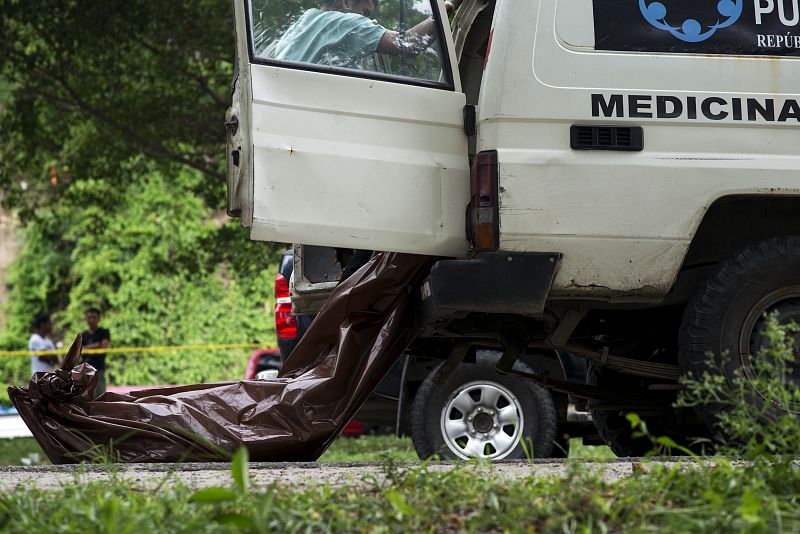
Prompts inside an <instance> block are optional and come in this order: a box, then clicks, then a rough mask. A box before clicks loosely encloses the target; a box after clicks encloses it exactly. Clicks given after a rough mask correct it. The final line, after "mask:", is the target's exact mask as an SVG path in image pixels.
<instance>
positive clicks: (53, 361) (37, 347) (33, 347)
mask: <svg viewBox="0 0 800 534" xmlns="http://www.w3.org/2000/svg"><path fill="white" fill-rule="evenodd" d="M28 350H29V351H32V352H34V351H35V352H40V351H45V350H53V347H49V346H47V344H46V343H45V341H44V339H41V340H31V341H30V343H28ZM36 357H37V358H39V361H41V362H44V363H46V364H48V365H58V356H41V355H38V354H37V355H36Z"/></svg>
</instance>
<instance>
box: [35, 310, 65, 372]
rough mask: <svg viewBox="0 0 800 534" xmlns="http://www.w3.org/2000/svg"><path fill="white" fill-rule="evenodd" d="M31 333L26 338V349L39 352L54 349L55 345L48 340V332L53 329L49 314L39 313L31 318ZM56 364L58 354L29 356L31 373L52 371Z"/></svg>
mask: <svg viewBox="0 0 800 534" xmlns="http://www.w3.org/2000/svg"><path fill="white" fill-rule="evenodd" d="M31 326H32V329H33V334H32V335H31V337H30V339H29V340H28V350H29V351H31V352H39V351H45V350H56V347H55V345H53V342H52V341H51V340H50V337H49V336H50V333H51V332H52V331H53V323H52V321H51V320H50V316H49V315H48V314H46V313H39V314H37V315H36V317H34V318H33V323H32V324H31ZM57 365H58V356H53V355H50V356H40V355H38V354H34V355H32V356H31V374H33V373H52V372H53V371H55V370H56V366H57Z"/></svg>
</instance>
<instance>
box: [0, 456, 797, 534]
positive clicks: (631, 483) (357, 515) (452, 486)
mask: <svg viewBox="0 0 800 534" xmlns="http://www.w3.org/2000/svg"><path fill="white" fill-rule="evenodd" d="M245 465H246V464H245ZM572 466H573V468H572V469H571V470H569V472H568V474H567V475H566V476H565V477H564V478H538V477H536V476H530V477H526V478H523V479H518V480H509V479H504V478H502V477H498V476H493V475H492V473H491V471H489V472H486V471H480V470H479V471H475V470H472V469H469V468H467V466H463V467H457V468H455V469H453V470H452V471H449V472H428V471H426V470H424V469H422V468H402V467H398V466H397V465H396V464H391V463H385V464H384V465H383V466H382V467H381V468H380V469H379V470H378V471H377V473H376V475H373V476H372V477H368V478H366V479H365V480H364V481H363V483H362V485H360V486H356V487H352V486H351V487H338V488H331V487H329V486H327V485H317V486H312V487H307V488H303V487H297V486H287V485H271V486H268V487H266V488H259V489H255V490H253V489H249V488H248V484H247V482H246V481H247V480H249V478H248V476H247V473H246V467H245V468H242V466H241V465H240V466H239V468H238V469H237V468H235V467H234V468H232V474H233V473H236V474H237V475H235V476H234V477H233V478H232V479H229V480H230V482H227V483H226V482H225V480H224V478H223V477H221V480H220V484H221V485H220V487H217V488H207V489H204V490H200V491H197V492H193V491H192V490H190V489H189V488H187V487H186V486H184V485H183V484H182V483H181V482H180V481H177V480H175V479H171V478H165V479H164V483H162V484H161V486H160V487H158V488H156V489H149V490H145V489H144V488H142V487H141V486H137V485H136V483H135V482H131V481H120V480H116V481H112V482H106V483H99V482H95V483H85V482H79V481H77V480H76V482H75V483H72V484H69V485H67V486H65V487H63V488H62V489H61V490H59V491H51V492H41V491H38V490H17V491H14V492H6V493H3V494H0V531H4V532H13V533H16V532H19V533H25V534H29V533H30V532H55V531H58V532H80V533H82V534H83V533H87V534H90V533H95V532H98V533H99V532H121V533H125V532H133V531H135V532H136V533H137V534H145V533H150V532H153V533H156V532H158V533H160V532H176V533H183V532H187V533H192V534H199V533H206V532H209V533H211V532H273V531H274V532H298V531H303V532H442V531H448V532H534V531H535V532H559V533H560V532H654V531H658V532H693V533H694V532H713V533H717V532H782V531H786V532H790V531H797V530H799V529H800V511H798V509H797V502H798V498H800V472H798V470H797V469H794V468H792V467H791V466H790V465H789V464H788V463H782V464H780V465H770V464H768V463H766V462H760V463H759V462H757V463H755V464H750V465H746V466H744V467H734V466H732V465H731V463H730V462H728V461H726V460H724V459H721V460H718V464H717V465H716V466H714V467H713V468H712V467H706V468H701V469H696V470H685V469H680V468H673V469H666V468H663V467H661V466H659V465H657V464H649V466H648V468H646V469H642V470H640V471H637V472H636V473H635V474H634V475H632V476H629V477H627V478H624V479H622V480H620V481H617V482H605V481H603V480H602V479H601V478H599V477H598V476H596V475H593V474H591V473H589V472H588V471H587V470H586V469H585V468H584V464H582V463H574V464H572ZM487 469H491V468H489V467H487ZM535 469H536V467H535V466H532V467H531V473H532V475H534V474H535Z"/></svg>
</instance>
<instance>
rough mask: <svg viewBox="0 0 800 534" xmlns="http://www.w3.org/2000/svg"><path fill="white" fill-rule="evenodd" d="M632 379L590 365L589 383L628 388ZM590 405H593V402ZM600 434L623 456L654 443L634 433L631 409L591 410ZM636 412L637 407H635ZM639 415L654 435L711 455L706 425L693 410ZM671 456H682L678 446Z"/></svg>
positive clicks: (633, 454)
mask: <svg viewBox="0 0 800 534" xmlns="http://www.w3.org/2000/svg"><path fill="white" fill-rule="evenodd" d="M628 380H630V378H626V377H624V376H623V375H620V374H619V373H615V372H613V371H608V370H603V369H601V368H600V367H599V366H597V365H595V364H593V363H592V364H589V371H588V377H587V383H588V384H591V385H595V386H597V385H599V386H603V387H606V388H615V389H625V388H628V387H630V386H629V385H628V384H629V382H628ZM590 408H591V404H590ZM590 411H591V414H592V420H593V421H594V425H595V427H597V433H598V434H600V437H601V438H603V441H605V443H606V445H608V447H609V448H610V449H611V451H612V452H613V453H614V454H616V455H617V456H618V457H620V458H630V457H640V456H644V455H646V454H647V453H649V452H651V451H652V450H653V449H654V447H655V445H653V443H652V441H650V439H649V438H647V437H644V436H641V437H639V436H634V432H635V431H634V430H633V429H632V428H631V423H630V421H628V419H627V415H628V413H630V412H626V411H622V410H591V409H590ZM632 411H635V410H632ZM639 415H640V418H641V419H642V420H643V421H644V422H645V424H646V425H647V430H648V432H649V433H650V435H651V436H653V437H660V436H667V437H669V438H671V439H672V440H673V441H674V442H675V443H677V444H679V445H681V446H683V447H686V448H687V449H689V450H690V451H692V452H693V453H695V454H708V453H709V452H710V451H711V446H710V444H709V441H710V440H709V439H708V432H707V430H706V428H705V425H704V424H703V423H702V422H700V421H699V420H697V416H695V415H694V414H692V413H691V410H686V409H676V410H674V411H673V413H672V414H670V415H649V416H648V415H641V414H639ZM669 454H670V455H671V456H683V455H685V454H686V453H685V452H684V451H681V450H679V449H675V450H672V451H670V452H669Z"/></svg>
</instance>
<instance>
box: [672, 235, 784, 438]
mask: <svg viewBox="0 0 800 534" xmlns="http://www.w3.org/2000/svg"><path fill="white" fill-rule="evenodd" d="M773 312H775V313H777V317H778V322H779V323H781V324H787V323H789V322H791V321H795V322H797V323H800V237H797V236H791V237H780V238H771V239H767V240H764V241H760V242H758V243H755V244H753V245H750V246H748V247H747V248H746V249H744V250H743V251H741V252H740V253H739V254H737V255H736V256H734V257H733V258H730V259H728V260H727V261H725V262H724V263H722V264H721V265H720V266H719V268H718V269H717V271H716V272H715V273H714V274H713V275H712V276H710V277H709V278H708V280H707V281H706V282H705V283H704V284H703V285H702V286H701V287H700V288H699V290H698V292H697V294H696V295H695V296H694V298H693V299H692V300H691V301H690V302H689V304H688V305H687V307H686V311H685V312H684V316H683V324H682V327H681V333H680V352H679V358H678V359H679V362H680V365H681V368H682V369H683V372H684V373H688V372H691V373H693V374H694V375H695V376H698V375H700V374H701V373H703V372H706V371H707V372H709V373H712V374H720V373H721V374H723V375H724V377H725V379H726V381H727V383H728V384H732V383H733V380H734V378H735V377H736V375H737V374H739V373H741V372H742V371H743V373H744V376H745V377H747V379H748V380H753V379H754V378H756V377H757V376H758V362H757V361H755V360H757V356H758V352H759V350H760V349H761V348H762V347H763V346H764V345H765V344H766V340H765V338H764V336H763V329H764V315H765V314H767V313H773ZM709 354H712V355H713V358H712V357H710V356H709ZM724 354H728V355H729V357H727V358H723V357H722V355H724ZM786 378H787V382H788V384H789V386H790V387H797V386H798V384H800V373H798V371H797V370H795V371H794V373H793V374H792V375H791V376H788V377H786ZM749 396H750V397H751V399H750V400H751V401H752V402H754V403H757V404H758V405H762V404H763V402H764V398H763V397H762V396H761V395H760V393H759V391H758V390H757V388H756V386H755V385H754V386H753V389H752V391H751V392H750V393H749ZM723 409H724V407H723V406H722V405H720V404H706V405H703V406H699V407H698V408H697V412H698V414H699V415H700V417H701V418H702V419H703V420H704V421H705V423H706V424H707V425H708V426H709V428H710V429H711V430H712V432H713V433H714V434H715V435H716V436H717V437H724V434H725V433H724V431H723V429H720V428H719V425H718V416H719V414H720V413H721V411H722V410H723ZM786 413H794V414H798V413H800V407H797V406H778V405H775V404H774V403H772V406H767V407H765V410H763V415H762V417H761V420H762V422H764V423H768V422H770V421H774V420H776V418H779V417H781V416H783V415H785V414H786Z"/></svg>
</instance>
